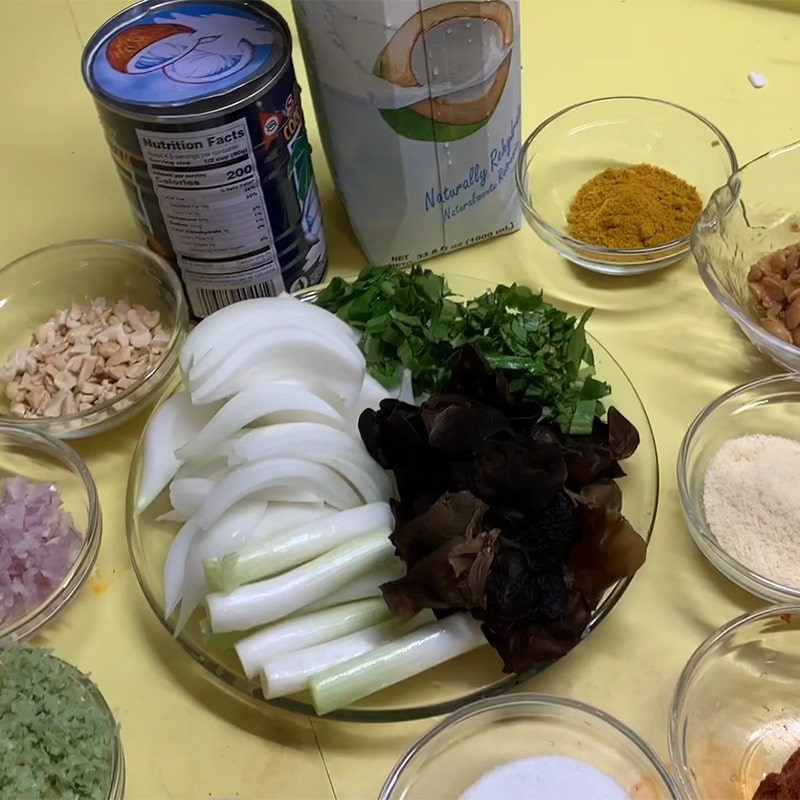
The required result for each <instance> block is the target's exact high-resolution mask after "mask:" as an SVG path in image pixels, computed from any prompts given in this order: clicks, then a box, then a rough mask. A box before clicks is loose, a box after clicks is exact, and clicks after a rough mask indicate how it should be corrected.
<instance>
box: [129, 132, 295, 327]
mask: <svg viewBox="0 0 800 800" xmlns="http://www.w3.org/2000/svg"><path fill="white" fill-rule="evenodd" d="M136 134H137V136H138V138H139V145H140V147H141V148H142V156H143V157H144V160H145V162H146V163H147V166H148V170H149V172H150V175H151V177H152V179H153V189H154V191H155V195H156V197H157V198H158V205H159V207H160V209H161V215H162V216H163V218H164V224H165V225H166V228H167V231H168V232H169V236H170V239H171V240H172V246H173V248H174V250H175V253H176V256H177V261H178V266H179V267H180V270H181V276H182V277H183V280H184V283H185V285H186V290H187V293H188V295H189V301H190V302H191V304H192V307H193V308H194V309H195V310H196V312H199V313H201V314H208V313H210V310H213V307H214V306H218V305H219V304H220V301H226V300H227V302H233V301H234V300H239V299H246V298H250V297H260V296H263V295H275V294H280V293H281V292H282V291H284V289H285V286H284V283H283V278H282V277H281V270H280V266H279V264H278V260H277V258H276V253H275V238H274V236H273V232H272V227H271V226H270V223H269V217H268V216H267V208H266V205H265V202H264V193H263V191H262V188H261V182H260V180H259V178H258V170H257V168H256V163H255V158H254V155H253V148H252V147H251V145H250V137H249V134H248V131H247V123H246V121H245V120H244V119H240V120H237V121H236V122H232V123H229V124H227V125H219V126H217V127H215V128H209V129H208V130H205V131H203V132H202V133H201V132H194V133H163V132H152V131H148V130H141V129H137V131H136ZM222 304H224V302H223V303H222Z"/></svg>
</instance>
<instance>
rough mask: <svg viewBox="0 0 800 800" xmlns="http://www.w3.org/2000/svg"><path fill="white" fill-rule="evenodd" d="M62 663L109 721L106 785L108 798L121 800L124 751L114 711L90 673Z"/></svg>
mask: <svg viewBox="0 0 800 800" xmlns="http://www.w3.org/2000/svg"><path fill="white" fill-rule="evenodd" d="M54 658H58V656H55V655H54ZM59 661H61V662H62V663H64V664H67V666H69V667H72V669H73V670H75V672H76V673H77V674H76V676H75V677H76V680H78V682H79V683H80V684H81V685H82V686H83V687H84V688H85V689H86V691H87V692H88V693H89V694H90V695H91V696H92V699H93V700H94V702H95V703H96V704H97V705H98V706H99V707H100V709H101V710H102V711H103V712H104V714H105V715H106V717H107V718H108V720H109V721H110V722H111V725H112V728H113V731H114V736H113V739H112V742H111V782H110V785H109V787H108V795H107V797H108V800H122V798H123V797H124V795H125V752H124V750H123V748H122V738H121V736H120V726H119V723H118V722H117V719H116V717H115V716H114V712H113V711H112V710H111V706H109V704H108V700H106V698H105V695H104V694H103V692H102V691H101V690H100V687H99V686H98V685H97V684H96V683H95V682H94V681H93V680H92V679H91V675H90V674H89V673H86V672H84V671H83V670H81V669H78V667H76V666H75V665H74V664H70V663H69V661H64V659H60V658H59Z"/></svg>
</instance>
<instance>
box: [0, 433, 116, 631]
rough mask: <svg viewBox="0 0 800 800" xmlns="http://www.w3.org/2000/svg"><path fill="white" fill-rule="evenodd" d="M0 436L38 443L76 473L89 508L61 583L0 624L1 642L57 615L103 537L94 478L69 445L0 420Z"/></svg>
mask: <svg viewBox="0 0 800 800" xmlns="http://www.w3.org/2000/svg"><path fill="white" fill-rule="evenodd" d="M0 437H9V438H11V439H16V440H17V441H19V442H20V443H21V444H22V445H23V446H25V447H28V446H30V445H38V446H40V447H41V448H42V449H43V450H45V451H46V452H47V453H48V454H49V455H51V456H52V457H53V458H55V459H56V460H57V461H59V462H60V463H61V464H62V465H64V466H66V467H67V468H68V469H69V470H70V471H71V472H72V473H73V474H76V475H77V476H78V477H79V478H80V480H81V482H82V484H83V487H84V489H85V497H86V500H87V505H88V510H87V519H86V531H85V532H84V534H83V542H82V544H81V549H80V550H79V551H78V554H77V556H76V557H75V561H74V562H73V563H72V565H71V566H70V568H69V570H68V571H67V574H66V575H65V576H64V578H63V580H62V581H61V583H60V585H59V586H58V587H57V588H56V590H55V591H54V592H53V594H52V595H50V597H48V598H47V599H46V600H45V601H44V602H43V603H42V604H41V605H39V606H36V608H33V609H31V610H30V611H29V612H28V613H27V614H24V615H23V616H22V617H20V618H19V619H16V620H14V621H13V622H11V623H9V624H8V625H7V626H6V627H0V644H2V642H4V641H22V640H23V639H25V638H27V637H28V636H31V635H32V634H34V633H36V632H37V631H39V630H40V629H41V628H42V627H44V626H45V625H46V624H47V623H48V622H50V620H52V619H53V617H55V616H56V615H58V614H59V613H60V612H61V611H62V610H63V609H64V608H65V607H66V605H67V604H68V603H69V602H70V601H71V600H72V599H73V597H74V596H75V595H76V594H77V593H78V590H79V589H80V588H81V587H82V586H83V584H84V583H86V580H87V578H88V577H89V574H90V573H91V571H92V568H93V567H94V564H95V562H96V561H97V554H98V552H99V550H100V541H101V539H102V537H103V516H102V512H101V509H100V501H99V498H98V494H97V486H96V485H95V482H94V478H92V474H91V472H90V471H89V468H88V467H87V466H86V462H85V461H84V460H83V459H82V458H81V457H80V455H78V453H77V452H76V451H75V450H73V449H72V448H71V447H70V446H69V445H67V444H65V443H64V442H62V441H61V440H60V439H57V438H56V437H55V436H51V435H50V434H47V433H44V432H43V431H39V430H25V429H23V428H19V427H17V426H15V425H8V424H4V423H0Z"/></svg>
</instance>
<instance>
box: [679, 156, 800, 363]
mask: <svg viewBox="0 0 800 800" xmlns="http://www.w3.org/2000/svg"><path fill="white" fill-rule="evenodd" d="M795 177H797V178H800V142H796V143H795V144H791V145H789V146H788V147H784V148H782V149H780V150H773V151H772V152H770V153H766V154H764V155H762V156H760V157H759V158H756V159H755V160H753V161H751V162H750V163H749V164H745V166H743V167H742V168H741V169H740V170H737V171H736V172H734V173H733V175H731V176H730V179H729V180H728V182H727V183H726V184H725V185H724V186H721V187H720V188H719V189H717V190H716V191H715V192H714V194H713V195H712V196H711V200H710V201H709V203H708V205H707V206H706V208H705V210H704V211H703V213H702V215H701V216H700V219H699V220H698V222H697V225H696V226H695V229H694V232H693V234H692V253H693V254H694V257H695V259H696V261H697V266H698V269H699V271H700V277H701V278H702V279H703V282H704V283H705V285H706V288H707V289H708V291H709V292H711V295H712V297H713V298H714V299H715V300H716V301H717V302H718V303H719V304H720V305H721V306H722V308H723V309H724V310H725V312H726V313H727V314H728V315H729V316H730V317H731V318H732V319H733V321H734V322H735V323H736V324H737V325H738V326H739V328H741V330H742V332H743V333H744V335H745V336H747V338H748V339H749V340H750V341H751V342H752V343H753V345H754V346H755V347H756V349H757V350H759V351H760V352H761V353H763V354H764V355H766V356H768V357H769V358H771V359H772V360H773V361H774V362H775V363H776V364H778V365H779V366H781V367H783V368H784V369H787V370H790V371H792V372H800V348H798V347H795V346H794V345H791V344H786V343H785V342H782V341H781V340H780V339H777V338H776V337H774V336H772V335H771V334H769V333H767V332H766V331H765V330H764V329H763V328H762V327H761V324H760V323H759V320H758V315H757V314H756V312H755V308H754V305H753V299H752V297H751V295H750V291H749V289H748V285H747V273H748V272H749V270H750V267H751V265H752V264H753V263H755V262H756V261H758V259H759V258H761V257H762V256H764V255H766V254H767V253H770V252H772V251H773V250H778V249H780V248H782V247H787V246H788V245H791V244H796V243H797V242H800V208H798V203H797V198H796V197H795V195H794V192H793V191H792V187H793V186H794V183H795V181H794V179H795Z"/></svg>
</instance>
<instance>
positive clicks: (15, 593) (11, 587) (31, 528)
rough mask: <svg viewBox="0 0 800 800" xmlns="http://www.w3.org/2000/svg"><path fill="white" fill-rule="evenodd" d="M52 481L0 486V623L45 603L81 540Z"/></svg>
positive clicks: (14, 480)
mask: <svg viewBox="0 0 800 800" xmlns="http://www.w3.org/2000/svg"><path fill="white" fill-rule="evenodd" d="M62 502H63V501H62V499H61V496H60V495H59V493H58V490H57V489H56V487H55V486H53V485H52V484H47V483H29V482H28V481H26V480H25V479H24V478H19V477H14V478H6V479H5V480H4V481H3V482H2V484H0V626H3V625H6V624H8V623H10V622H13V621H14V620H17V619H19V618H20V617H23V616H24V615H25V614H27V613H29V612H30V611H33V609H35V608H38V607H39V606H40V605H42V603H44V602H45V601H47V600H48V599H49V598H50V597H51V596H52V595H53V594H54V593H55V591H56V590H57V589H58V587H59V585H60V583H61V581H62V580H63V579H64V576H65V575H66V574H67V572H69V570H70V567H72V565H73V564H74V563H75V559H76V558H77V556H78V552H79V551H80V549H81V543H82V538H81V535H80V534H79V533H78V531H77V530H75V527H74V525H73V522H72V515H71V514H70V513H69V512H68V511H66V510H64V508H63V507H62Z"/></svg>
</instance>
